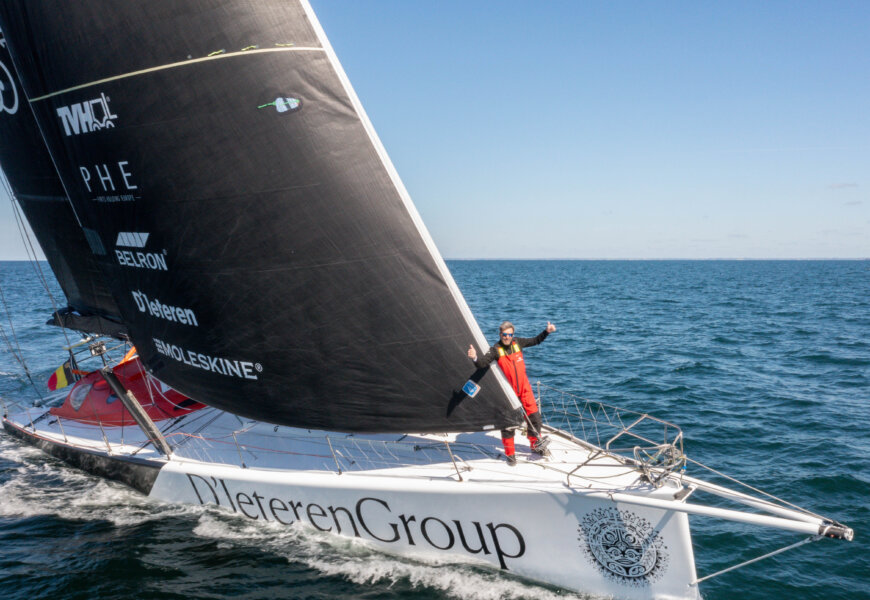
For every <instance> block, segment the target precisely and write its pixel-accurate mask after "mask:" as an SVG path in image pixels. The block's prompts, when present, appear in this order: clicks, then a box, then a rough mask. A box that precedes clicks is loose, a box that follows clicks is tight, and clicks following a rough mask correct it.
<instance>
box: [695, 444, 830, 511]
mask: <svg viewBox="0 0 870 600" xmlns="http://www.w3.org/2000/svg"><path fill="white" fill-rule="evenodd" d="M686 461H687V462H691V463H694V464H696V465H698V466H699V467H701V468H702V469H707V470H708V471H710V472H711V473H715V474H716V475H719V476H720V477H724V478H725V479H728V480H729V481H732V482H734V483H736V484H738V485H742V486H743V487H745V488H748V489H750V490H752V491H753V492H756V493H758V494H761V495H763V496H767V497H768V498H773V499H774V500H776V501H777V502H779V503H781V504H783V505H785V506H789V507H791V508H793V509H795V510H796V511H798V512H802V513H804V514H806V515H809V516H811V517H816V518H817V519H820V520H822V521H827V520H828V518H827V517H824V516H822V515H818V514H816V513H814V512H811V511H809V510H807V509H805V508H803V507H801V506H798V505H797V504H792V503H791V502H788V501H787V500H783V499H782V498H778V497H776V496H774V495H773V494H770V493H768V492H765V491H764V490H760V489H758V488H756V487H753V486H751V485H749V484H748V483H744V482H742V481H740V480H739V479H735V478H734V477H731V476H730V475H726V474H725V473H722V472H721V471H717V470H716V469H714V468H713V467H708V466H707V465H705V464H702V463H699V462H698V461H697V460H693V459H691V458H689V457H688V456H686ZM756 502H766V501H765V500H761V499H756ZM770 504H773V505H774V506H775V503H773V502H771V503H770Z"/></svg>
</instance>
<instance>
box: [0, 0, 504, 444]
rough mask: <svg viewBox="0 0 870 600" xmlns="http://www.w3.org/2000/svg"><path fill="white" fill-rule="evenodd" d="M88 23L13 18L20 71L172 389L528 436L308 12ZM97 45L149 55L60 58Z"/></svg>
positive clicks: (141, 337)
mask: <svg viewBox="0 0 870 600" xmlns="http://www.w3.org/2000/svg"><path fill="white" fill-rule="evenodd" d="M155 4H156V6H154V5H155ZM88 6H89V8H87V9H82V10H78V9H77V8H74V7H72V6H70V5H66V4H63V3H50V2H47V3H43V4H40V5H37V8H34V7H33V6H32V5H29V4H28V3H21V4H20V5H16V4H8V3H7V4H4V5H3V6H2V8H0V11H2V19H3V24H4V25H5V26H6V28H7V29H8V30H9V31H10V32H19V31H21V32H28V35H26V36H24V35H22V37H21V38H19V37H17V36H15V35H13V34H12V33H10V36H9V37H10V38H11V39H12V50H13V56H14V58H15V60H16V64H17V65H18V67H19V70H20V72H21V73H22V79H23V80H24V82H25V87H26V88H27V90H28V92H29V94H30V97H31V98H32V99H33V106H34V110H35V113H36V115H37V119H38V121H39V122H40V126H41V128H42V130H43V133H44V134H45V137H46V140H47V142H48V144H49V149H50V150H51V152H52V155H53V156H54V158H55V161H56V163H57V164H58V167H59V170H60V172H61V177H62V178H63V180H64V183H65V184H66V187H67V190H68V192H69V194H70V197H71V199H72V201H73V203H74V205H75V207H76V211H77V213H78V214H79V216H80V218H81V219H82V222H83V225H84V226H85V227H86V229H87V230H89V231H91V234H90V237H89V241H91V247H92V248H93V249H94V251H95V252H96V253H97V255H98V257H100V259H101V260H104V261H106V264H107V265H108V266H109V267H108V268H109V269H110V271H111V273H112V277H111V278H110V279H111V285H112V290H113V292H114V294H115V297H116V298H117V299H118V302H119V307H120V309H121V313H122V315H123V317H124V320H125V322H126V323H127V324H128V327H129V332H130V335H131V337H132V339H133V340H134V342H135V343H136V346H137V348H138V350H139V354H140V357H142V360H143V362H144V363H145V365H146V366H147V367H148V368H149V369H150V370H151V371H152V372H153V373H154V374H155V375H156V376H158V377H159V378H160V379H161V380H162V381H165V382H166V383H168V384H170V385H172V386H173V387H174V388H176V389H178V390H179V391H180V392H182V393H184V394H186V395H188V396H191V397H193V398H196V399H198V400H200V401H202V402H205V403H208V404H210V405H212V406H215V407H218V408H223V409H225V410H229V411H231V412H233V413H236V414H239V415H242V416H246V417H250V418H255V419H260V420H265V421H269V422H272V423H278V424H285V425H292V426H302V427H310V428H322V429H334V430H342V431H384V432H387V431H419V432H423V431H461V430H470V429H481V428H487V427H504V426H507V425H510V424H515V423H517V421H518V419H519V416H518V415H521V411H520V410H519V408H518V406H519V405H518V403H517V401H516V399H515V397H514V396H513V393H512V392H511V390H510V388H509V387H508V386H507V384H506V382H505V381H504V378H503V377H502V376H501V374H500V373H498V372H497V370H490V371H487V372H480V373H477V372H475V369H474V367H473V365H472V364H471V362H470V361H469V360H468V358H467V357H466V355H465V352H466V349H467V348H468V345H469V343H472V342H477V344H478V346H480V345H481V344H484V343H485V341H484V339H483V337H482V335H481V334H480V331H479V329H478V328H477V325H476V324H475V323H474V321H473V319H472V318H471V317H470V313H469V311H468V309H467V307H466V306H465V303H464V300H463V299H462V298H461V295H460V294H459V292H458V290H457V289H456V287H455V284H454V283H453V281H452V278H451V277H450V275H449V273H447V271H446V267H444V264H443V261H442V260H441V258H440V256H438V254H437V252H436V251H434V248H433V246H432V245H431V240H430V239H429V238H428V234H427V233H426V232H425V230H424V229H422V226H421V225H420V224H419V223H418V222H417V217H416V212H415V210H414V209H413V206H412V205H411V204H410V201H409V200H408V199H407V197H406V196H405V192H404V190H403V189H402V187H401V183H400V182H398V180H397V177H396V176H395V174H394V172H393V171H392V167H391V166H390V164H389V161H388V159H387V158H386V156H385V154H383V152H382V149H381V148H380V144H379V142H377V139H376V137H374V134H373V131H372V130H371V129H370V126H369V125H368V123H367V120H366V118H365V116H364V114H362V111H361V108H360V107H359V105H358V103H357V101H356V98H355V97H354V96H353V92H352V91H351V90H350V88H349V85H348V84H347V82H346V80H345V79H344V76H343V72H342V71H341V69H340V66H338V63H337V61H336V60H335V58H334V55H333V54H332V52H331V49H330V48H329V47H328V45H326V44H325V43H324V42H323V40H325V38H323V37H322V35H319V26H318V25H317V24H316V21H315V20H314V17H313V14H311V13H310V12H309V11H310V8H309V7H307V5H303V4H302V3H299V2H280V3H260V2H257V3H247V2H188V3H145V2H141V3H138V2H137V3H133V2H131V3H123V4H117V3H103V2H94V3H89V5H88ZM170 7H172V8H171V9H170ZM181 16H183V17H184V18H183V19H181ZM59 20H62V21H63V22H62V23H59ZM179 23H181V25H178V24H179ZM148 24H156V25H155V27H156V28H157V29H158V31H154V27H149V26H148ZM165 24H168V25H167V27H168V29H167V31H163V32H161V31H159V27H160V26H161V25H165ZM176 26H177V27H178V29H177V30H176V29H173V28H174V27H176ZM140 28H143V29H148V31H147V32H143V31H140V30H139V29H140ZM94 31H99V32H101V35H103V34H107V35H109V37H110V38H111V39H113V40H114V39H116V38H118V39H125V38H126V37H127V36H134V37H135V36H138V37H137V39H138V40H139V42H140V45H137V48H138V47H142V48H143V53H142V55H141V56H124V57H122V58H119V59H118V60H115V58H116V57H115V56H113V55H112V54H113V53H111V52H104V50H103V49H102V48H97V47H96V46H87V47H85V46H82V45H80V44H73V47H72V49H68V48H67V47H66V45H67V44H68V43H72V41H73V40H75V39H79V38H80V36H83V35H85V33H86V32H87V33H88V34H89V35H93V34H94ZM200 32H202V33H203V35H205V36H207V37H208V39H205V41H203V39H199V40H197V39H196V38H197V36H199V35H200ZM182 34H183V35H182ZM113 43H115V42H111V41H110V42H109V43H108V48H109V49H111V48H112V47H113V46H112V44H113ZM243 48H246V49H245V50H243V51H239V50H240V49H243ZM221 50H223V52H221ZM57 54H63V60H62V61H61V62H51V61H50V60H49V59H48V57H50V56H54V55H57ZM209 55H211V56H209ZM70 71H75V76H73V75H70ZM470 378H473V379H475V380H478V381H479V383H480V385H481V388H482V389H481V391H480V392H479V393H478V394H477V395H476V396H475V397H474V398H469V397H467V396H466V395H465V394H464V393H463V392H462V391H461V388H462V386H463V384H465V382H466V381H467V380H468V379H470Z"/></svg>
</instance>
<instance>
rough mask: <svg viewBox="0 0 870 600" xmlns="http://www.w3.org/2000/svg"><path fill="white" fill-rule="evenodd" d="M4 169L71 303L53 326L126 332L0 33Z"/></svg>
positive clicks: (0, 148) (1, 161)
mask: <svg viewBox="0 0 870 600" xmlns="http://www.w3.org/2000/svg"><path fill="white" fill-rule="evenodd" d="M0 166H2V167H3V169H4V173H5V175H6V178H7V180H8V182H9V186H10V188H11V191H12V193H13V194H14V195H15V198H16V199H17V201H18V204H19V205H20V206H21V210H22V211H23V212H24V216H25V218H26V219H27V221H28V222H29V223H30V226H31V228H32V229H33V233H34V235H35V236H36V239H37V241H38V242H39V245H40V246H41V247H42V251H43V252H44V253H45V256H46V259H47V260H48V263H49V265H50V266H51V269H52V271H54V274H55V275H56V276H57V280H58V282H59V283H60V286H61V289H63V292H64V294H65V295H66V298H67V303H68V306H67V307H63V308H62V309H61V310H59V311H58V313H57V314H55V315H54V317H53V318H52V320H51V322H52V323H54V324H58V325H63V326H65V327H70V328H72V329H78V330H81V331H86V332H90V333H104V334H108V335H114V336H118V335H121V334H122V333H123V332H124V325H123V324H122V323H121V316H120V314H121V313H120V310H119V309H118V306H117V305H116V304H115V301H114V299H113V298H112V294H111V293H110V292H109V288H108V287H107V286H106V284H105V281H104V280H103V275H102V273H101V271H100V269H99V267H98V266H97V263H96V261H95V260H94V258H93V254H92V253H91V250H90V248H89V247H88V244H87V242H86V240H85V237H84V234H83V232H82V228H81V227H80V226H79V224H78V221H77V219H76V216H75V214H74V213H73V210H72V207H71V206H70V203H69V200H68V199H67V197H66V192H65V191H64V189H63V185H62V184H61V181H60V179H59V178H58V176H57V171H56V170H55V168H54V165H53V164H52V162H51V157H50V156H49V154H48V151H47V150H46V148H45V144H44V143H43V141H42V135H41V134H40V133H39V128H38V127H37V125H36V121H35V120H34V118H33V113H32V111H31V110H30V106H29V104H28V102H27V100H26V98H25V97H24V94H23V93H22V91H21V84H20V82H19V81H18V77H17V75H16V73H15V69H14V68H13V66H12V61H11V60H10V56H9V52H8V50H7V48H6V42H5V39H3V36H2V33H0Z"/></svg>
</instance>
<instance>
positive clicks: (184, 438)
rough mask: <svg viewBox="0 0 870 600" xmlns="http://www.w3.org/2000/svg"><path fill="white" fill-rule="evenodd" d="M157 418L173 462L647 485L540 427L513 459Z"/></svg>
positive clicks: (60, 432) (134, 441) (425, 442)
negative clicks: (543, 444) (538, 440)
mask: <svg viewBox="0 0 870 600" xmlns="http://www.w3.org/2000/svg"><path fill="white" fill-rule="evenodd" d="M8 420H9V421H10V422H11V423H13V424H14V425H15V426H17V427H18V428H20V429H22V430H24V431H25V432H26V433H27V434H29V435H35V436H36V437H38V438H41V439H43V440H46V441H49V442H52V443H55V444H62V445H68V446H72V447H75V448H78V449H81V450H85V451H87V452H91V453H98V454H104V455H110V456H115V457H118V458H124V457H130V458H136V459H144V460H152V461H155V462H161V463H162V462H165V461H166V459H165V457H163V456H162V455H161V454H160V453H159V452H158V451H157V450H156V449H155V448H154V446H153V445H152V444H150V443H149V442H147V440H146V439H145V436H144V434H143V433H142V432H141V431H140V430H139V428H138V427H136V426H135V425H132V424H131V425H129V426H125V427H105V426H100V425H93V424H85V423H80V422H76V421H71V420H69V419H62V420H59V419H58V418H57V417H55V416H53V415H50V414H47V413H43V412H41V411H38V410H31V411H29V412H27V413H21V414H18V415H10V416H9V417H8ZM31 422H32V425H31ZM159 425H160V429H161V430H162V431H163V434H164V436H165V437H166V439H167V441H168V442H169V444H170V445H171V446H172V448H173V456H172V461H173V462H191V463H208V464H212V465H221V466H228V467H235V468H240V469H249V470H269V471H295V472H299V471H304V472H308V473H317V472H321V473H341V474H343V475H348V476H354V475H365V476H367V477H396V476H398V475H401V477H403V478H418V479H433V480H448V479H452V480H457V481H458V480H460V479H462V480H463V481H477V482H480V483H484V482H486V483H495V484H510V485H512V486H519V487H522V486H523V485H524V484H532V483H534V485H535V486H536V487H537V488H540V486H541V485H545V486H552V487H554V488H559V489H564V488H565V487H571V488H575V489H586V490H619V491H629V490H635V491H643V492H646V493H649V492H650V491H651V489H650V488H651V486H650V485H649V484H648V483H647V482H646V481H645V480H644V478H643V477H642V474H641V472H640V470H639V469H638V468H637V467H635V466H634V465H632V464H626V463H625V462H623V461H621V460H620V459H619V458H618V457H615V456H613V455H609V454H605V453H602V452H601V451H600V450H598V449H597V448H595V447H594V446H591V445H589V444H585V443H583V442H581V441H580V440H577V439H576V438H573V437H572V436H571V435H570V434H567V433H565V432H561V431H558V430H552V431H550V432H549V439H550V445H549V448H548V450H549V452H550V455H549V456H547V457H544V456H540V455H538V454H535V453H533V452H531V449H530V448H529V445H528V440H527V438H526V437H525V436H522V435H520V434H517V436H516V437H515V440H516V449H517V459H518V464H517V465H516V466H510V465H508V464H507V461H506V460H505V456H504V453H503V447H502V442H501V435H500V432H499V431H489V432H473V433H450V434H403V435H400V434H346V433H338V432H324V431H318V430H307V429H298V428H292V427H279V426H274V425H270V424H266V423H261V422H255V421H243V420H241V419H239V418H238V417H236V416H234V415H231V414H228V413H224V412H222V411H218V410H215V409H205V410H202V411H199V412H198V413H196V414H191V415H188V416H186V417H181V418H178V419H173V420H171V421H167V422H162V423H160V424H159ZM580 465H582V466H580ZM578 466H580V468H579V469H578V468H577V467H578Z"/></svg>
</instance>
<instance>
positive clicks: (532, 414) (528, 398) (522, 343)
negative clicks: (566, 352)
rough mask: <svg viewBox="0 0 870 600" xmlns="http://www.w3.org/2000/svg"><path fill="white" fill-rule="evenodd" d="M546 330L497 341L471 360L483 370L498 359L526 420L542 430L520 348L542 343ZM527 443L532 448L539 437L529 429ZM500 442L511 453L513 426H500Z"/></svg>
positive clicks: (512, 452)
mask: <svg viewBox="0 0 870 600" xmlns="http://www.w3.org/2000/svg"><path fill="white" fill-rule="evenodd" d="M548 335H549V332H548V331H547V330H546V329H545V330H544V331H542V332H541V333H539V334H538V335H536V336H535V337H533V338H517V337H515V338H514V339H513V341H512V342H511V343H510V344H508V345H505V344H502V343H501V342H498V343H496V344H494V345H493V346H492V347H491V348H490V349H489V350H488V351H487V353H486V354H484V355H483V357H481V358H480V359H479V360H476V361H474V364H475V366H476V367H477V368H479V369H482V368H485V367H487V366H488V365H489V364H490V363H491V362H493V361H494V360H496V357H497V360H498V366H499V368H500V369H501V370H502V373H504V375H505V377H506V378H507V380H508V382H509V383H510V384H511V387H512V388H513V389H514V392H516V394H517V397H518V398H519V399H520V402H522V404H523V409H524V410H525V411H526V414H527V415H529V421H531V422H532V425H534V427H535V428H536V429H538V430H540V429H541V415H540V413H539V412H538V403H537V401H536V400H535V394H534V392H532V384H531V383H529V377H528V375H526V361H525V360H524V359H523V351H522V349H523V348H527V347H529V346H537V345H538V344H540V343H541V342H543V341H544V340H545V339H546V338H547V336H548ZM528 437H529V444H530V445H531V446H532V447H534V445H535V444H536V443H537V441H538V438H537V436H536V435H535V432H534V431H532V429H531V428H529V431H528ZM501 441H502V442H503V443H504V449H505V454H506V455H507V456H513V454H514V453H515V448H514V432H513V430H512V429H503V430H502V432H501Z"/></svg>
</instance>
